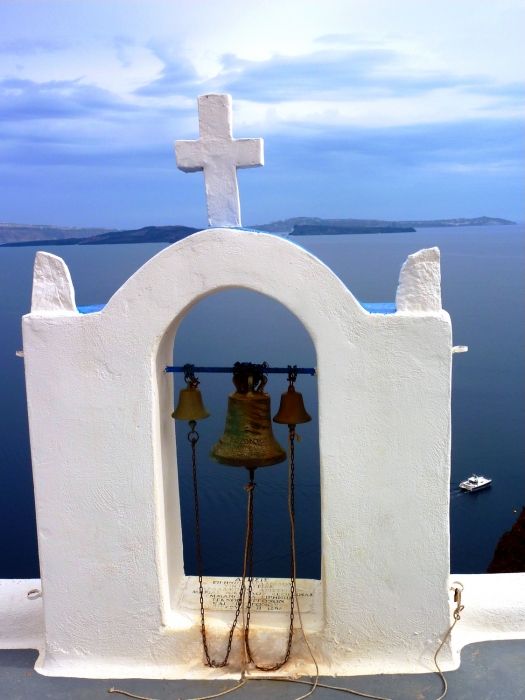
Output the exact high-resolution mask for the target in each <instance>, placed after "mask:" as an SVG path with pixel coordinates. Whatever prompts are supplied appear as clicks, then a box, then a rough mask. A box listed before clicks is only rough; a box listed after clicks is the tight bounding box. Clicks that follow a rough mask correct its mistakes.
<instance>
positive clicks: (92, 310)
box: [77, 304, 106, 314]
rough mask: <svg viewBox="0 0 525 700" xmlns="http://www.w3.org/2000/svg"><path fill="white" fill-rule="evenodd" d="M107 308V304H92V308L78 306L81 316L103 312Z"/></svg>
mask: <svg viewBox="0 0 525 700" xmlns="http://www.w3.org/2000/svg"><path fill="white" fill-rule="evenodd" d="M105 306H106V305H105V304H91V305H90V306H77V309H78V311H79V313H81V314H94V313H96V312H97V311H102V309H103V308H104V307H105Z"/></svg>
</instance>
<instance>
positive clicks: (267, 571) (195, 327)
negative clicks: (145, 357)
mask: <svg viewBox="0 0 525 700" xmlns="http://www.w3.org/2000/svg"><path fill="white" fill-rule="evenodd" d="M173 358H174V359H173V364H174V365H184V364H186V363H191V364H194V365H202V366H232V365H233V364H234V363H235V362H236V361H241V362H245V361H247V362H263V361H266V362H268V364H269V365H270V366H274V367H275V366H287V365H288V364H292V365H294V364H295V365H298V366H303V367H315V366H316V357H315V348H314V346H313V343H312V341H311V339H310V336H309V335H308V333H307V331H306V330H305V328H304V326H303V325H302V324H301V322H300V321H299V320H298V319H297V318H296V317H295V316H294V315H293V314H292V313H290V311H288V310H287V309H286V308H285V307H284V306H283V305H282V304H280V303H278V302H276V301H274V300H273V299H270V298H269V297H267V296H263V295H262V294H259V293H256V292H253V291H248V290H245V289H228V290H225V291H221V292H218V293H215V294H213V295H211V296H209V297H206V298H205V299H203V300H201V301H200V302H199V303H198V304H196V305H195V306H194V307H193V308H192V309H191V310H190V311H189V313H188V314H187V315H186V316H185V317H184V319H183V320H182V322H181V324H180V326H179V328H178V330H177V334H176V338H175V343H174V356H173ZM199 379H200V381H201V385H200V389H201V390H202V393H203V397H204V401H205V404H206V407H207V409H208V411H209V412H210V414H211V416H210V418H208V419H206V420H203V421H201V422H200V423H199V425H198V431H199V434H200V440H199V443H198V451H197V458H198V471H199V490H200V504H201V537H202V543H203V565H204V566H203V573H204V575H206V576H214V577H232V576H233V577H236V576H239V575H240V574H241V572H242V559H243V548H244V533H245V522H246V493H245V490H244V485H245V484H246V482H247V481H248V472H247V470H246V469H243V468H236V467H229V466H223V465H220V464H218V463H217V462H215V461H213V460H212V459H211V457H210V450H211V448H212V446H213V444H214V443H215V442H216V441H217V440H218V438H219V437H220V435H221V434H222V432H223V430H224V421H225V416H226V409H227V397H228V394H230V393H231V392H232V391H234V387H233V384H232V376H231V374H201V375H200V376H199ZM183 386H184V382H183V377H182V375H180V374H178V375H176V376H175V378H174V388H175V400H176V398H177V396H178V391H179V389H180V388H182V387H183ZM296 386H297V390H298V391H300V392H301V393H302V394H303V396H304V399H305V404H306V406H307V410H308V412H309V413H310V415H311V416H312V421H311V422H310V423H306V424H303V425H301V426H298V433H299V435H300V438H301V440H300V442H299V443H298V444H297V447H296V472H295V473H296V478H295V482H296V499H295V502H296V538H297V544H296V549H297V576H298V577H299V578H309V579H320V577H321V526H320V517H321V515H320V487H319V483H320V469H319V438H318V410H317V381H316V378H315V377H310V376H300V377H299V379H298V381H297V385H296ZM286 387H287V382H286V375H270V376H269V381H268V384H267V385H266V387H265V390H266V391H267V392H268V393H269V394H270V395H271V397H272V415H273V414H275V412H276V411H277V408H278V406H279V398H280V395H281V393H282V392H283V391H285V390H286ZM273 430H274V434H275V436H276V438H277V440H278V441H279V443H280V444H281V445H282V446H283V447H284V448H286V445H287V439H288V429H287V427H286V426H284V425H276V424H275V423H274V424H273ZM187 433H188V425H187V423H185V422H182V421H176V445H177V468H178V477H179V493H180V507H181V522H182V539H183V552H184V573H185V575H186V576H194V575H196V574H197V565H196V556H195V512H194V503H193V490H192V489H193V485H192V473H191V451H190V445H189V443H188V441H187ZM256 484H257V486H256V495H255V498H254V501H255V512H254V528H255V537H254V574H255V576H257V577H271V578H287V577H288V576H289V575H290V544H289V520H288V509H287V490H288V467H287V464H286V462H284V463H281V464H278V465H275V466H272V467H266V468H259V469H257V470H256Z"/></svg>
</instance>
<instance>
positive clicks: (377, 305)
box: [77, 301, 396, 314]
mask: <svg viewBox="0 0 525 700" xmlns="http://www.w3.org/2000/svg"><path fill="white" fill-rule="evenodd" d="M360 303H361V306H362V307H363V309H366V310H367V311H368V313H370V314H395V313H396V305H395V304H394V303H393V302H390V301H381V302H374V303H370V302H367V301H362V302H360ZM105 306H106V305H105V304H91V305H89V306H78V307H77V308H78V311H79V312H80V313H81V314H94V313H96V312H97V311H102V309H103V308H104V307H105Z"/></svg>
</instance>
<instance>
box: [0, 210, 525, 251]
mask: <svg viewBox="0 0 525 700" xmlns="http://www.w3.org/2000/svg"><path fill="white" fill-rule="evenodd" d="M515 223H516V222H515V221H509V220H508V219H500V218H495V217H490V216H480V217H477V218H474V219H432V220H411V221H383V220H380V219H320V218H316V217H308V216H303V217H296V218H292V219H284V220H281V221H274V222H272V223H269V224H260V225H257V226H249V227H247V228H251V229H254V230H257V231H266V232H269V233H276V234H280V235H290V236H334V235H347V234H350V235H352V234H371V233H407V232H412V231H416V230H417V229H418V228H433V227H435V228H442V227H447V228H452V227H459V226H508V225H511V224H515ZM199 230H200V229H198V228H193V227H191V226H144V227H143V228H139V229H129V230H122V231H121V230H118V231H117V230H112V229H107V228H76V227H67V226H66V227H64V226H62V227H61V226H47V225H34V224H7V223H0V247H1V246H9V247H12V246H17V247H18V246H37V245H38V246H44V245H46V246H50V245H53V246H55V245H108V244H118V243H175V242H176V241H180V240H181V239H183V238H185V237H186V236H189V235H191V234H192V233H195V232H196V231H199Z"/></svg>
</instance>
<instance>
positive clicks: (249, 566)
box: [188, 421, 296, 672]
mask: <svg viewBox="0 0 525 700" xmlns="http://www.w3.org/2000/svg"><path fill="white" fill-rule="evenodd" d="M195 428H196V423H195V421H190V431H189V433H188V441H189V443H190V445H191V466H192V475H193V500H194V508H195V550H196V559H197V575H198V580H199V604H200V617H201V637H202V647H203V650H204V655H205V657H206V665H207V666H210V667H212V668H223V667H224V666H226V665H227V664H228V660H229V658H230V654H231V648H232V643H233V635H234V633H235V628H236V627H237V623H238V621H239V615H240V613H241V607H242V604H243V600H244V596H245V591H246V574H248V596H247V597H248V602H247V605H246V624H245V627H244V643H245V648H246V653H247V657H248V660H249V661H250V662H251V663H253V665H254V666H255V668H256V669H258V670H259V671H265V672H268V671H277V670H278V669H280V668H282V667H283V666H284V665H285V663H286V662H287V661H288V659H289V658H290V654H291V651H292V641H293V632H294V617H295V615H294V599H295V587H296V581H295V567H294V558H293V554H294V542H293V537H294V529H293V528H291V529H290V627H289V632H288V642H287V647H286V652H285V655H284V657H283V659H282V661H280V662H278V663H275V664H273V665H271V666H261V665H259V664H257V663H256V662H255V661H254V659H253V655H252V651H251V649H250V641H249V634H250V618H251V612H252V600H253V597H252V596H253V500H254V492H255V485H256V484H255V470H254V469H250V481H249V483H248V484H246V487H245V490H246V492H247V495H248V504H247V523H246V539H245V551H246V552H247V561H246V560H245V564H244V568H243V575H242V580H241V586H240V589H239V595H238V598H237V603H236V607H235V615H234V618H233V622H232V625H231V627H230V631H229V633H228V642H227V646H226V652H225V655H224V658H223V659H222V661H216V660H215V659H212V658H211V656H210V652H209V648H208V639H207V632H206V616H205V612H204V586H203V583H202V577H203V558H202V541H201V528H200V507H199V488H198V479H197V450H196V447H197V442H198V441H199V434H198V432H197V431H196V429H195ZM289 430H290V432H289V440H290V483H289V499H290V515H291V518H292V522H293V523H295V430H294V426H290V428H289Z"/></svg>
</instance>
